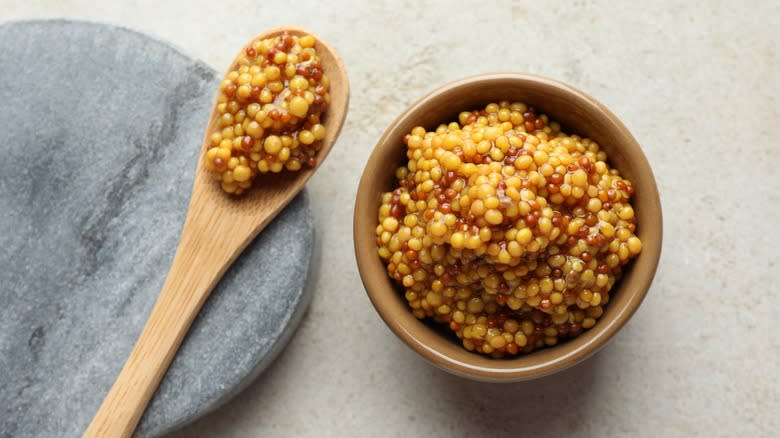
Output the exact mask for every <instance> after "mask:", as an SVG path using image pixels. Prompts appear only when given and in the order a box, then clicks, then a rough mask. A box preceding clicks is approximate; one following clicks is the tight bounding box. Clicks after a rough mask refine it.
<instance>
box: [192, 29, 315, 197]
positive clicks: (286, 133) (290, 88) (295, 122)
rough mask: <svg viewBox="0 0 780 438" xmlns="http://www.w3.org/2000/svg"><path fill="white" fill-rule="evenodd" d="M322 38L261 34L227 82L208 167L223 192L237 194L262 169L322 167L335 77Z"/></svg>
mask: <svg viewBox="0 0 780 438" xmlns="http://www.w3.org/2000/svg"><path fill="white" fill-rule="evenodd" d="M315 43H316V41H315V40H314V38H313V37H312V36H310V35H305V36H300V37H298V36H296V35H291V34H290V33H288V32H283V33H282V34H280V35H279V36H277V37H273V38H268V39H262V40H260V39H258V40H256V41H254V42H252V43H251V44H250V45H249V46H248V47H247V48H246V49H245V51H244V54H243V55H242V56H241V57H239V59H238V61H237V63H236V65H235V66H234V67H235V68H233V69H232V70H231V71H230V72H228V74H227V75H226V76H225V79H224V80H223V81H222V83H221V84H220V86H219V93H218V95H217V114H216V117H217V120H216V127H215V129H214V131H213V132H212V133H211V134H210V137H209V141H210V145H209V147H208V148H207V150H206V152H205V153H206V160H205V165H206V168H207V169H208V170H209V171H210V172H212V174H213V175H214V178H215V179H216V180H218V181H220V182H221V185H222V189H223V190H224V191H226V192H228V193H233V194H237V195H238V194H241V193H243V192H244V191H245V190H246V189H249V188H250V187H251V186H252V182H253V181H254V179H255V178H256V177H257V175H258V174H261V173H269V172H272V173H278V172H281V171H282V170H284V169H286V170H288V171H297V170H300V169H301V168H303V167H304V166H308V167H314V166H315V165H316V163H317V152H318V151H319V150H320V149H321V147H322V139H324V138H325V133H326V130H325V126H324V125H323V124H322V123H321V117H322V115H323V113H324V112H325V111H326V110H327V108H328V105H329V104H330V93H329V87H330V81H329V79H328V76H327V75H325V73H324V72H323V70H322V64H321V61H320V57H319V55H318V54H317V50H316V48H315Z"/></svg>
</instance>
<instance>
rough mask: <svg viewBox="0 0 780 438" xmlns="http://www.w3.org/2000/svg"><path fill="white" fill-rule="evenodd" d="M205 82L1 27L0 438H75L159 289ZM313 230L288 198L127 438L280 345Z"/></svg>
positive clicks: (176, 421) (194, 405) (102, 41)
mask: <svg viewBox="0 0 780 438" xmlns="http://www.w3.org/2000/svg"><path fill="white" fill-rule="evenodd" d="M218 83H219V74H218V73H217V72H215V71H214V70H212V69H211V68H209V67H208V66H206V65H204V64H203V63H201V62H199V61H197V60H194V59H191V58H189V57H187V56H186V55H183V54H182V53H180V52H179V51H177V50H176V49H174V48H172V47H170V46H169V45H167V44H165V43H162V42H160V41H158V40H156V39H153V38H150V37H148V36H145V35H142V34H140V33H137V32H133V31H130V30H127V29H123V28H118V27H113V26H109V25H104V24H97V23H88V22H78V21H64V20H47V21H29V22H16V23H7V24H4V25H1V26H0V266H1V267H2V268H0V437H3V438H5V437H36V438H38V437H77V436H80V435H81V433H82V432H83V431H84V429H85V428H86V427H87V425H88V424H89V422H90V420H91V418H92V416H93V415H94V413H95V412H96V411H97V409H98V407H99V406H100V403H101V401H102V399H103V397H104V396H105V394H106V393H107V392H108V389H109V388H110V386H111V384H112V382H113V380H114V378H115V377H116V376H117V374H118V373H119V370H120V369H121V367H122V365H123V364H124V362H125V359H126V358H127V356H128V354H129V353H130V350H131V349H132V347H133V345H134V343H135V340H136V338H137V337H138V335H139V333H140V331H141V328H142V327H143V325H144V322H145V321H146V319H147V316H148V315H149V313H150V311H151V308H152V306H153V304H154V302H155V299H156V297H157V295H158V293H159V290H160V288H161V286H162V284H163V281H164V279H165V276H166V273H167V270H168V266H169V264H170V262H171V260H172V258H173V254H174V251H175V248H176V244H177V241H178V236H179V232H180V229H181V225H182V224H183V220H184V217H185V213H186V210H187V204H188V201H189V196H190V190H191V185H192V178H193V173H194V170H195V164H196V160H197V154H198V151H199V150H200V149H199V146H200V144H201V140H202V138H203V129H204V127H205V126H206V121H207V118H208V114H209V109H210V106H211V104H212V99H213V97H214V92H215V90H216V87H217V85H218ZM313 230H314V228H313V223H312V217H311V212H310V210H309V206H308V200H307V197H306V195H305V193H304V194H302V195H300V196H299V197H298V198H296V199H295V200H294V201H293V202H292V203H291V204H290V205H289V207H288V208H286V209H285V210H284V211H283V212H282V213H281V214H280V215H279V216H278V217H277V218H276V219H275V220H274V221H273V223H272V224H271V225H269V226H268V228H266V229H265V230H264V231H263V232H262V233H261V235H260V236H259V237H258V238H257V239H256V240H255V241H254V242H253V243H252V244H251V245H250V246H249V247H248V248H247V249H246V251H245V252H244V254H243V255H242V256H241V257H240V258H239V260H238V261H237V262H236V263H235V264H234V265H233V266H232V267H231V268H230V270H229V271H228V272H227V274H226V275H225V277H224V278H223V280H222V281H221V282H220V283H219V285H218V286H217V287H216V289H215V290H214V292H213V294H212V296H211V298H209V300H208V302H207V303H206V305H205V306H204V308H203V310H202V312H201V314H200V315H199V316H198V318H197V319H196V320H195V323H194V325H193V327H192V329H191V330H190V332H189V334H188V335H187V338H186V339H185V340H184V343H183V345H182V347H181V349H180V350H179V353H178V355H177V356H176V358H175V360H174V361H173V364H172V365H171V367H170V369H169V370H168V373H167V374H166V376H165V379H164V380H163V382H162V385H161V386H160V388H159V389H158V391H157V393H156V394H155V396H154V399H153V400H152V402H151V404H150V405H149V408H148V409H147V411H146V414H145V415H144V417H143V418H142V420H141V423H140V425H139V428H138V431H137V433H136V436H140V437H150V436H159V435H161V434H164V433H165V432H167V431H169V430H172V429H174V428H176V427H178V426H180V425H182V424H185V423H187V422H189V421H191V420H193V419H195V418H197V417H199V416H201V415H203V414H204V413H206V412H208V411H210V410H212V409H214V408H216V407H217V406H218V405H220V404H221V403H223V402H225V401H226V400H227V399H229V398H230V397H231V396H233V395H235V394H236V392H238V391H239V390H240V389H242V388H243V387H244V386H245V385H246V384H248V383H249V382H250V381H251V380H252V379H254V378H255V377H256V376H257V375H258V373H259V372H261V371H262V370H263V369H264V368H265V367H266V366H267V365H268V364H269V363H270V362H271V361H272V360H273V359H274V357H275V356H276V355H277V353H278V352H279V351H280V350H281V348H282V347H283V346H284V345H285V343H286V342H287V341H288V340H289V339H290V337H291V335H292V332H293V331H294V328H295V327H296V325H297V323H298V322H299V320H300V318H301V316H302V313H303V311H304V309H305V308H306V305H307V304H308V302H309V298H310V293H309V292H308V291H307V289H306V288H305V284H306V279H307V275H308V273H309V265H310V260H311V255H312V254H311V252H312V247H313V245H312V240H313Z"/></svg>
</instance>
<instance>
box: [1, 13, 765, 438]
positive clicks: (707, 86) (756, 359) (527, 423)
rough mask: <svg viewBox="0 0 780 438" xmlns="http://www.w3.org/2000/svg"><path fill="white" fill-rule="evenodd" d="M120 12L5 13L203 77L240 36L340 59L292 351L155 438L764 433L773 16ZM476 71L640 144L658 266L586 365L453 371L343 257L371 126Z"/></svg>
mask: <svg viewBox="0 0 780 438" xmlns="http://www.w3.org/2000/svg"><path fill="white" fill-rule="evenodd" d="M117 3H118V2H98V1H86V0H48V1H46V0H41V1H37V2H30V1H24V2H22V1H20V2H11V3H8V2H6V3H4V8H3V10H2V15H1V16H2V18H5V19H10V18H17V17H31V16H52V15H69V16H84V17H89V18H93V19H99V20H109V21H113V22H120V23H123V24H126V25H128V26H131V27H133V28H136V29H139V30H142V31H145V32H149V33H152V34H154V35H157V36H159V37H161V38H164V39H166V40H170V41H172V42H173V43H174V44H177V45H178V46H180V47H182V48H183V50H184V51H186V52H187V53H190V54H192V55H193V56H195V57H197V58H199V59H202V60H204V61H205V62H206V63H207V64H209V65H211V66H213V67H214V68H216V69H217V70H222V69H224V67H225V66H226V65H227V63H228V62H229V60H230V59H231V58H232V56H233V55H234V53H235V51H236V48H237V47H240V46H241V45H242V44H243V43H244V42H245V41H246V40H247V38H249V37H251V36H252V35H255V34H256V33H258V32H259V31H260V30H262V29H264V28H267V27H271V26H275V25H279V24H284V23H293V24H296V25H300V26H304V27H307V28H310V29H312V30H313V31H315V32H317V33H318V34H319V35H321V36H322V37H323V38H325V39H326V40H327V41H328V42H329V43H331V44H332V45H333V46H334V47H336V48H337V49H338V50H339V51H340V53H341V55H342V57H343V58H344V61H345V64H346V67H347V69H348V71H349V74H350V82H351V87H352V98H351V101H350V105H351V107H350V113H349V116H348V119H347V122H346V125H345V127H344V130H343V131H342V135H341V137H340V140H339V143H338V144H337V146H336V147H335V148H334V149H333V151H332V152H331V155H330V156H329V157H328V160H327V161H326V162H325V164H324V167H323V168H322V169H321V173H319V174H318V175H316V176H315V177H314V178H313V179H312V180H311V181H310V183H309V189H310V191H311V194H312V209H313V212H314V216H315V217H316V218H317V221H318V223H317V231H318V235H319V236H322V238H321V239H320V240H319V243H318V245H321V249H322V254H323V255H322V257H323V260H327V263H326V264H323V265H321V266H318V267H316V268H315V269H316V270H317V271H318V278H317V280H316V282H315V283H314V287H315V296H314V301H313V303H312V307H311V309H310V312H309V313H308V314H307V316H306V317H305V319H304V321H303V324H302V326H301V329H300V331H299V332H298V333H299V336H298V337H297V340H296V342H294V343H292V344H291V345H290V346H289V348H288V349H286V350H285V352H284V353H283V354H282V355H281V356H280V358H279V360H278V361H276V362H275V363H274V365H273V366H272V367H271V368H269V370H268V371H267V372H266V373H264V374H263V376H262V377H261V378H260V379H258V380H257V381H256V382H255V383H254V384H253V385H252V386H251V387H250V388H248V389H247V390H246V391H245V392H243V393H242V394H241V395H240V396H238V397H237V398H236V399H235V400H233V401H232V402H230V403H229V404H227V405H226V406H225V407H224V408H222V409H220V410H218V411H217V412H215V413H214V414H212V415H209V416H208V417H206V418H204V419H202V420H201V421H199V422H197V423H195V424H194V425H192V426H190V427H188V428H186V429H184V430H182V431H181V432H178V433H177V434H174V435H173V436H175V437H177V438H183V437H201V436H202V437H211V436H230V437H254V436H290V435H298V436H320V435H326V436H371V435H380V436H382V435H391V436H404V435H406V436H431V437H437V436H442V437H444V436H447V437H449V436H484V435H490V436H518V435H522V436H562V435H573V436H648V437H653V436H668V437H675V436H678V437H687V436H771V435H776V434H777V431H778V430H780V416H778V414H777V413H778V412H780V377H779V376H780V373H779V372H778V365H777V363H778V362H779V361H780V338H778V336H776V334H777V333H778V332H780V322H778V318H777V315H778V313H780V304H778V300H777V299H776V298H775V295H776V294H777V292H778V284H780V268H778V260H777V259H778V248H780V233H777V231H776V227H777V226H776V224H777V223H779V222H780V202H779V201H780V173H779V172H778V171H777V170H776V167H777V163H778V162H780V147H778V146H777V144H776V143H777V139H778V138H780V124H779V123H778V122H777V121H778V120H780V102H779V101H778V97H777V96H778V95H780V54H779V53H778V47H780V37H778V32H777V29H776V26H775V25H774V23H776V22H778V21H780V4H779V3H778V2H776V1H774V0H763V1H761V0H756V1H749V2H745V1H736V0H729V1H727V0H710V1H705V2H684V1H671V0H669V1H658V0H647V1H642V2H616V1H609V0H598V1H590V0H575V1H572V2H540V1H524V0H523V1H521V0H498V1H495V2H483V1H463V2H451V1H432V2H418V1H378V2H369V1H362V2H358V1H347V0H334V1H331V2H321V1H313V0H299V1H296V2H293V3H290V2H256V1H252V0H243V1H230V0H226V1H223V2H220V3H219V4H218V5H217V4H214V3H212V2H198V1H191V0H190V1H183V0H178V1H169V2H157V1H149V0H138V1H132V2H126V3H122V4H117ZM494 70H517V71H525V72H532V73H538V74H543V75H547V76H551V77H553V78H557V79H561V80H563V81H566V82H569V83H571V84H573V85H575V86H577V87H580V88H582V89H583V90H585V91H587V92H588V93H590V94H592V95H593V96H595V97H596V98H597V99H599V100H601V101H602V102H604V103H605V104H606V105H607V106H608V107H609V108H610V109H612V110H613V111H614V112H615V113H616V114H617V115H618V116H619V117H621V118H622V120H623V121H624V122H625V123H626V125H627V126H628V127H629V129H631V131H632V132H633V133H634V135H635V136H636V137H637V139H638V140H639V141H640V143H641V144H642V146H643V148H644V150H645V152H646V154H647V156H648V159H649V161H650V164H651V165H652V166H653V168H654V169H655V172H656V178H657V181H658V185H659V189H660V191H661V197H662V203H663V206H664V247H663V254H662V256H661V262H660V266H659V270H658V274H657V276H656V279H655V282H654V284H653V287H652V289H651V291H650V294H649V295H648V297H647V299H646V300H645V302H644V303H643V305H642V307H641V308H640V309H639V311H638V312H637V314H636V315H635V316H634V318H633V319H632V320H631V321H630V322H629V324H628V325H627V326H626V327H625V329H624V330H622V331H621V333H620V334H618V335H617V336H616V337H615V339H614V340H613V342H611V343H610V344H609V345H608V346H607V347H606V348H604V349H603V350H602V351H601V352H599V353H598V354H597V355H596V356H594V357H593V358H591V359H590V360H588V361H586V362H585V363H583V364H581V365H579V366H577V367H575V368H573V369H570V370H568V371H566V372H564V373H562V374H559V375H556V376H552V377H549V378H545V379H543V380H539V381H533V382H528V383H522V384H514V385H487V384H481V383H473V382H469V381H465V380H461V379H459V378H456V377H452V376H449V375H447V374H444V373H443V372H440V371H438V370H436V369H434V368H432V367H430V366H429V365H427V364H426V363H425V362H424V361H423V360H422V359H420V358H419V357H417V356H416V355H415V353H413V352H411V351H410V350H409V349H408V348H407V347H405V346H404V345H403V344H402V343H401V342H400V341H399V340H397V339H396V338H395V337H394V336H393V335H392V333H391V332H390V331H389V330H388V329H387V328H386V327H385V326H384V324H383V323H382V321H381V320H380V318H379V317H378V316H377V314H376V313H375V312H374V310H373V308H372V307H371V304H370V303H369V301H368V299H367V297H366V296H365V294H364V292H363V289H362V285H361V283H360V280H359V277H358V274H357V268H356V266H355V262H354V258H353V254H352V245H351V243H352V242H351V235H352V221H351V214H352V203H353V200H354V196H355V191H356V186H357V182H358V179H359V177H360V173H361V171H362V168H363V165H364V163H365V160H366V159H367V157H368V155H369V153H370V151H371V149H372V147H373V146H374V144H375V142H376V140H377V139H378V138H379V136H380V135H381V133H382V132H383V131H384V129H385V128H386V127H387V125H388V124H389V123H390V122H391V121H392V120H393V119H394V118H395V117H396V116H397V115H398V114H399V113H400V112H401V111H402V110H403V108H404V107H406V106H407V105H408V104H410V103H412V102H413V101H414V100H415V99H416V98H418V97H420V96H421V95H423V94H424V93H426V92H428V91H430V90H432V89H433V88H435V87H437V86H439V85H441V84H442V83H443V82H446V81H449V80H452V79H456V78H460V77H463V76H466V75H470V74H474V73H480V72H485V71H494ZM345 309H346V310H345Z"/></svg>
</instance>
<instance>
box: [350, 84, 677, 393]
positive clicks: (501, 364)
mask: <svg viewBox="0 0 780 438" xmlns="http://www.w3.org/2000/svg"><path fill="white" fill-rule="evenodd" d="M501 100H508V101H510V102H511V101H520V102H524V103H526V104H529V105H531V106H533V107H535V108H537V110H538V112H539V113H545V114H547V115H549V116H550V119H552V120H555V121H558V122H560V123H561V126H562V127H563V130H564V132H566V133H567V134H570V135H571V134H578V135H581V136H584V137H589V138H591V139H593V140H595V141H596V142H598V143H599V145H601V147H602V148H603V149H604V150H605V151H606V152H607V154H608V156H609V162H610V165H611V166H613V167H616V168H617V169H619V170H620V172H621V174H622V175H623V176H624V177H626V178H628V179H630V180H631V181H632V182H633V184H634V187H635V189H636V192H635V194H634V197H633V199H632V204H633V206H634V210H635V212H636V213H635V214H636V220H637V233H636V234H637V236H638V237H639V238H640V239H641V240H642V242H643V244H644V245H643V249H642V252H641V253H640V254H639V256H638V257H637V258H635V259H634V260H632V261H631V262H630V263H629V264H628V265H627V266H626V267H625V269H624V272H623V277H622V279H621V280H620V282H619V283H618V284H616V285H615V287H614V288H613V289H612V291H611V292H610V302H609V304H608V305H607V306H606V307H605V309H604V314H603V316H602V317H601V318H600V319H599V320H598V321H597V323H596V325H595V326H594V327H593V328H591V329H589V330H586V331H584V332H583V333H582V334H580V335H579V336H577V337H576V338H573V339H571V340H568V341H565V342H562V343H560V344H558V345H556V346H554V347H548V348H544V349H540V350H537V351H535V352H532V353H530V354H525V355H523V354H521V355H519V356H517V357H514V358H508V359H493V358H490V357H488V356H484V355H481V354H477V353H473V352H469V351H467V350H466V349H465V348H463V346H462V345H461V343H460V340H459V339H457V338H456V337H455V335H454V334H450V335H449V336H448V335H445V334H444V333H445V331H446V330H445V331H440V330H436V329H434V328H432V327H433V325H432V324H433V323H425V322H423V321H420V320H418V319H417V318H415V317H414V316H413V315H412V312H411V310H410V308H409V306H408V305H407V303H406V300H405V299H404V297H403V291H402V288H400V287H399V286H397V285H396V284H395V283H394V282H393V281H392V280H391V279H390V277H389V276H388V274H387V271H386V270H385V265H384V263H383V262H382V260H381V259H380V258H379V256H378V254H377V248H376V244H375V238H376V236H375V229H376V226H377V223H378V209H379V205H380V202H381V199H380V198H381V194H382V193H383V192H387V191H390V190H392V185H393V182H394V172H395V169H396V168H397V167H398V166H399V165H401V164H402V163H404V162H405V160H406V147H405V146H404V144H403V137H404V135H406V134H407V133H409V131H411V129H412V128H413V127H415V126H424V127H426V129H431V128H435V127H436V126H437V125H438V124H439V123H442V122H450V121H457V118H458V117H457V116H458V113H459V112H460V111H463V110H472V109H476V108H480V107H484V106H485V105H486V104H487V103H490V102H498V101H501ZM661 236H662V222H661V203H660V199H659V196H658V189H657V187H656V184H655V179H654V178H653V172H652V170H651V169H650V165H649V164H648V162H647V159H646V158H645V155H644V154H643V153H642V149H641V148H640V146H639V143H637V141H636V139H634V137H633V136H632V135H631V133H630V132H629V131H628V129H626V127H625V126H624V125H623V123H621V122H620V120H619V119H618V118H617V117H616V116H615V115H614V114H612V112H610V111H609V110H608V109H607V108H606V107H605V106H604V105H602V104H601V103H599V102H598V101H596V100H595V99H594V98H592V97H591V96H588V95H587V94H585V93H583V92H582V91H580V90H577V89H576V88H574V87H572V86H570V85H566V84H563V83H561V82H558V81H554V80H551V79H547V78H544V77H540V76H533V75H527V74H518V73H488V74H482V75H477V76H472V77H468V78H465V79H461V80H457V81H454V82H451V83H449V84H446V85H444V86H443V87H441V88H439V89H437V90H435V91H433V92H432V93H430V94H428V95H427V96H425V97H423V98H422V99H420V100H418V101H417V102H415V103H414V104H413V105H412V106H410V107H409V108H407V109H405V110H404V111H403V112H402V113H401V115H400V116H399V117H398V118H397V119H396V120H395V121H394V122H393V123H392V124H391V125H390V127H389V128H388V129H387V131H385V133H384V134H383V135H382V137H381V138H380V139H379V142H378V143H377V145H376V147H375V148H374V151H373V153H372V154H371V157H370V158H369V160H368V163H367V164H366V167H365V170H364V171H363V176H362V178H361V179H360V186H359V188H358V192H357V199H356V202H355V216H354V242H355V254H356V257H357V263H358V269H359V271H360V277H361V279H362V280H363V285H364V286H365V289H366V292H367V293H368V296H369V298H370V299H371V302H372V303H373V304H374V307H375V308H376V310H377V312H379V315H380V316H381V317H382V319H384V321H385V323H387V325H388V326H389V327H390V329H391V330H392V331H393V332H394V333H395V334H396V335H398V337H399V338H401V340H402V341H404V342H405V343H406V344H407V345H408V346H409V347H411V348H412V349H413V350H415V351H416V352H417V353H419V354H420V355H422V356H423V357H424V358H425V359H427V360H428V361H430V362H431V363H433V364H434V365H436V366H438V367H439V368H442V369H444V370H446V371H449V372H451V373H453V374H456V375H460V376H464V377H468V378H473V379H476V380H484V381H520V380H528V379H533V378H538V377H542V376H545V375H549V374H551V373H554V372H558V371H561V370H564V369H566V368H568V367H570V366H572V365H574V364H576V363H578V362H581V361H583V360H584V359H586V358H588V357H589V356H591V355H592V354H593V353H595V352H596V351H598V349H599V348H601V347H602V346H604V344H605V343H606V342H607V341H608V340H609V339H610V338H611V337H612V336H613V335H614V334H615V333H617V331H618V330H620V328H621V327H623V325H625V323H626V322H627V321H628V319H629V318H630V317H631V315H633V314H634V312H635V311H636V309H637V308H638V307H639V304H640V303H641V302H642V300H643V299H644V297H645V295H646V294H647V291H648V288H649V287H650V283H651V282H652V280H653V276H654V275H655V270H656V267H657V265H658V259H659V256H660V254H661Z"/></svg>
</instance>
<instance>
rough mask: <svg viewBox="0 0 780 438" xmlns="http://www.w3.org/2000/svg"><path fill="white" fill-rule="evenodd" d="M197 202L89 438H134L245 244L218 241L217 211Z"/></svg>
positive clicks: (89, 431) (190, 212)
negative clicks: (213, 292) (194, 323)
mask: <svg viewBox="0 0 780 438" xmlns="http://www.w3.org/2000/svg"><path fill="white" fill-rule="evenodd" d="M196 204H197V203H193V204H191V205H190V211H189V213H188V215H187V220H186V222H185V224H184V228H183V230H182V234H181V239H180V241H179V246H178V248H177V249H176V255H175V256H174V259H173V264H172V265H171V268H170V271H169V272H168V277H167V278H166V280H165V283H164V285H163V288H162V291H161V292H160V296H159V297H158V299H157V302H156V304H155V305H154V308H153V309H152V313H151V315H150V316H149V319H148V320H147V322H146V326H145V327H144V329H143V332H141V336H140V337H139V338H138V341H137V342H136V344H135V347H134V348H133V351H132V352H131V353H130V357H129V358H128V359H127V362H126V363H125V366H124V368H122V371H121V372H120V373H119V377H117V379H116V381H115V382H114V385H113V386H112V387H111V390H110V391H109V393H108V395H107V396H106V398H105V399H104V400H103V404H102V405H101V406H100V409H99V410H98V412H97V414H96V415H95V417H94V418H93V419H92V423H91V424H90V425H89V428H88V429H87V431H86V432H85V433H84V437H130V436H132V434H133V431H134V430H135V427H136V425H137V424H138V421H139V420H140V419H141V415H142V414H143V412H144V410H145V409H146V406H147V404H148V403H149V400H150V399H151V398H152V395H154V392H155V390H156V389H157V386H158V385H159V384H160V381H161V380H162V378H163V376H164V375H165V372H166V371H167V369H168V366H169V365H170V364H171V361H172V360H173V357H174V356H175V355H176V351H177V350H178V349H179V345H180V344H181V342H182V340H183V339H184V335H185V334H186V333H187V331H188V330H189V328H190V325H192V321H193V320H194V319H195V316H196V315H197V314H198V312H199V311H200V308H201V307H202V306H203V303H204V302H205V301H206V299H207V298H208V296H209V294H210V292H211V290H212V289H213V287H214V286H215V284H216V283H217V282H218V281H219V279H220V278H221V277H222V274H223V273H224V271H225V270H226V269H227V267H228V266H229V264H230V262H231V261H232V260H233V259H234V258H235V257H236V255H237V254H238V253H239V252H240V251H241V250H242V249H243V247H244V246H245V245H239V246H238V247H236V246H235V245H230V244H225V242H224V241H220V240H219V239H218V238H216V237H215V236H221V235H222V233H220V232H219V230H218V224H219V222H218V221H217V219H218V218H217V217H214V216H215V215H214V214H210V213H211V211H213V210H211V209H203V208H193V207H197V205H196ZM209 210H211V211H209ZM191 219H193V220H191ZM231 246H232V248H230V247H231Z"/></svg>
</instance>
